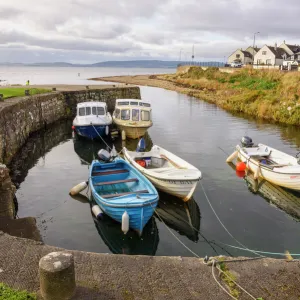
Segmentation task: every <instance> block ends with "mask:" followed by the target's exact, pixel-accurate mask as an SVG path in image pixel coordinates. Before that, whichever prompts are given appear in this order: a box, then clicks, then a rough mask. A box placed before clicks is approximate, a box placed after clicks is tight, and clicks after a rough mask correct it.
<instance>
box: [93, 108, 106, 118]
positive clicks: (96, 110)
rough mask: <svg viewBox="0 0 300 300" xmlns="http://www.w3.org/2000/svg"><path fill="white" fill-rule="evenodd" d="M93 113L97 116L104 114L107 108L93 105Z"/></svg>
mask: <svg viewBox="0 0 300 300" xmlns="http://www.w3.org/2000/svg"><path fill="white" fill-rule="evenodd" d="M92 114H93V115H97V116H103V115H105V109H104V107H101V106H97V107H95V106H94V107H92Z"/></svg>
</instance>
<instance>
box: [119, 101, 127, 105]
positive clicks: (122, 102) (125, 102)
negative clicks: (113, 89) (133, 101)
mask: <svg viewBox="0 0 300 300" xmlns="http://www.w3.org/2000/svg"><path fill="white" fill-rule="evenodd" d="M117 104H118V105H120V106H121V105H129V101H121V102H118V103H117Z"/></svg>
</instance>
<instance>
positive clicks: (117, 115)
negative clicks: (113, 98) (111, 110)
mask: <svg viewBox="0 0 300 300" xmlns="http://www.w3.org/2000/svg"><path fill="white" fill-rule="evenodd" d="M120 112H121V110H120V109H118V108H117V109H116V110H115V117H116V118H117V119H120Z"/></svg>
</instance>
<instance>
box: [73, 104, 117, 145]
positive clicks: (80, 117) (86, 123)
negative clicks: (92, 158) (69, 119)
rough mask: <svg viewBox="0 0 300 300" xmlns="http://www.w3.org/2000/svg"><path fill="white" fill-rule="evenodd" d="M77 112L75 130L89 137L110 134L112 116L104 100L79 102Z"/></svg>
mask: <svg viewBox="0 0 300 300" xmlns="http://www.w3.org/2000/svg"><path fill="white" fill-rule="evenodd" d="M76 111H77V114H76V117H75V119H74V121H73V129H74V131H75V132H76V133H77V134H78V135H79V136H82V137H85V138H88V139H98V138H101V137H102V138H103V137H106V136H108V134H109V130H110V126H111V124H112V117H111V115H110V113H109V112H108V111H107V106H106V103H104V102H82V103H78V104H77V110H76Z"/></svg>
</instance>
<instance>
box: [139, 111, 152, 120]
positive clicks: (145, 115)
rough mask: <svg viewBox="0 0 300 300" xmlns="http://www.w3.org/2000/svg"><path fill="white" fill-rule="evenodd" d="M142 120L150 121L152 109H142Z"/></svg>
mask: <svg viewBox="0 0 300 300" xmlns="http://www.w3.org/2000/svg"><path fill="white" fill-rule="evenodd" d="M141 120H142V121H150V111H148V110H142V111H141Z"/></svg>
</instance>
